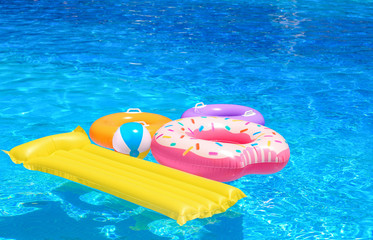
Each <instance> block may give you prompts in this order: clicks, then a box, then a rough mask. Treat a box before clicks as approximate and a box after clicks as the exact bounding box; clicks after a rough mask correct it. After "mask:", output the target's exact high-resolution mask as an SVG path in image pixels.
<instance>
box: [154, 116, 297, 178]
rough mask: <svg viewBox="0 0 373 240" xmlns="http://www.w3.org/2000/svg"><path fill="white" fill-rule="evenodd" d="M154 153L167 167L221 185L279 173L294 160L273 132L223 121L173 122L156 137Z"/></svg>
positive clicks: (280, 137)
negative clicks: (249, 177) (211, 180)
mask: <svg viewBox="0 0 373 240" xmlns="http://www.w3.org/2000/svg"><path fill="white" fill-rule="evenodd" d="M151 151H152V154H153V156H154V157H155V159H156V160H157V161H158V162H159V163H161V164H163V165H166V166H169V167H172V168H176V169H179V170H182V171H185V172H189V173H192V174H195V175H199V176H202V177H206V178H209V179H213V180H217V181H221V182H228V181H233V180H236V179H238V178H240V177H242V176H244V175H246V174H271V173H275V172H278V171H280V170H281V169H283V168H284V167H285V165H286V164H287V162H288V160H289V157H290V150H289V146H288V144H287V143H286V141H285V139H284V138H283V137H282V136H281V135H280V134H278V133H277V132H275V131H273V130H272V129H269V128H267V127H265V126H263V125H259V124H256V123H252V122H246V121H242V120H237V119H231V118H220V117H192V118H183V119H179V120H176V121H172V122H169V123H167V124H166V125H164V126H163V127H162V128H160V129H159V130H158V131H157V133H156V134H155V135H154V137H153V139H152V144H151Z"/></svg>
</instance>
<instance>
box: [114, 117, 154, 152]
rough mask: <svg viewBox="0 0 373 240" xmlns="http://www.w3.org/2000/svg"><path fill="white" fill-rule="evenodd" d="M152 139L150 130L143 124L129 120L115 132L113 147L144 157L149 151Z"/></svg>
mask: <svg viewBox="0 0 373 240" xmlns="http://www.w3.org/2000/svg"><path fill="white" fill-rule="evenodd" d="M151 141H152V137H151V136H150V133H149V131H148V130H147V129H146V128H145V127H144V126H143V125H142V124H140V123H137V122H129V123H125V124H123V125H122V126H120V127H119V128H118V129H117V131H116V132H115V133H114V136H113V148H114V150H115V151H117V152H120V153H123V154H127V155H130V156H132V157H137V158H144V157H145V156H146V155H147V154H148V153H149V150H150V143H151Z"/></svg>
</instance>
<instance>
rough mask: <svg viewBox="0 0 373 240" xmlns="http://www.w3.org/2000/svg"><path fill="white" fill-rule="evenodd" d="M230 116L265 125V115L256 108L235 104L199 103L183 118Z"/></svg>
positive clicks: (185, 113)
mask: <svg viewBox="0 0 373 240" xmlns="http://www.w3.org/2000/svg"><path fill="white" fill-rule="evenodd" d="M201 116H205V117H206V116H215V117H229V118H233V119H239V120H243V121H248V122H253V123H257V124H260V125H264V117H263V115H262V114H261V113H260V112H259V111H257V110H255V109H254V108H250V107H246V106H241V105H234V104H209V105H205V104H203V102H200V103H197V104H196V105H195V106H194V107H193V108H189V109H188V110H186V111H185V112H184V113H183V115H181V118H187V117H201Z"/></svg>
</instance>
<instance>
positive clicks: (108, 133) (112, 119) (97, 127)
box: [89, 108, 172, 148]
mask: <svg viewBox="0 0 373 240" xmlns="http://www.w3.org/2000/svg"><path fill="white" fill-rule="evenodd" d="M171 121H172V120H171V119H169V118H168V117H165V116H162V115H158V114H154V113H146V112H141V110H140V109H138V108H130V109H128V110H127V111H126V112H120V113H113V114H109V115H106V116H104V117H101V118H99V119H97V120H96V121H95V122H94V123H93V124H92V126H91V128H90V130H89V136H90V137H91V139H92V141H93V142H95V143H96V144H98V145H100V146H102V147H106V148H113V136H114V133H115V131H117V129H118V128H119V127H120V126H122V125H123V124H125V123H128V122H138V123H141V124H143V125H144V126H145V127H146V128H147V129H148V131H149V133H150V135H151V136H153V135H154V133H155V132H156V131H157V130H158V129H159V128H160V127H162V126H163V125H164V124H166V123H168V122H171Z"/></svg>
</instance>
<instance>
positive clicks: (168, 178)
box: [5, 127, 245, 225]
mask: <svg viewBox="0 0 373 240" xmlns="http://www.w3.org/2000/svg"><path fill="white" fill-rule="evenodd" d="M5 152H6V151H5ZM6 153H7V154H8V155H9V156H10V158H11V159H12V161H13V162H14V163H16V164H20V163H23V166H24V167H25V168H27V169H30V170H36V171H41V172H45V173H50V174H53V175H56V176H60V177H63V178H66V179H70V180H72V181H75V182H78V183H81V184H84V185H86V186H89V187H93V188H96V189H98V190H101V191H104V192H107V193H110V194H112V195H115V196H117V197H120V198H123V199H125V200H127V201H130V202H133V203H136V204H139V205H141V206H143V207H146V208H150V209H152V210H154V211H157V212H159V213H162V214H164V215H166V216H169V217H170V218H173V219H175V220H177V222H178V223H179V224H180V225H183V224H185V223H186V222H187V221H189V220H192V219H195V218H205V217H210V216H212V215H214V214H216V213H221V212H224V211H225V210H226V209H228V208H229V207H231V206H233V205H234V204H235V203H236V202H237V201H238V200H239V199H241V198H243V197H245V194H244V193H243V192H242V191H241V190H239V189H238V188H235V187H232V186H229V185H226V184H222V183H219V182H215V181H212V180H208V179H205V178H201V177H198V176H194V175H191V174H188V173H185V172H182V171H179V170H176V169H172V168H169V167H165V166H162V165H160V164H156V163H152V162H148V161H145V160H142V159H138V158H134V157H130V156H128V155H124V154H121V153H118V152H114V151H112V150H109V149H106V148H102V147H100V146H97V145H94V144H92V143H91V142H90V140H89V138H88V136H87V134H86V133H85V132H84V130H83V129H82V128H80V127H78V128H77V129H75V130H74V131H73V132H70V133H62V134H57V135H52V136H48V137H44V138H40V139H37V140H34V141H31V142H28V143H25V144H22V145H19V146H17V147H15V148H13V149H12V150H11V151H10V152H6Z"/></svg>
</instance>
